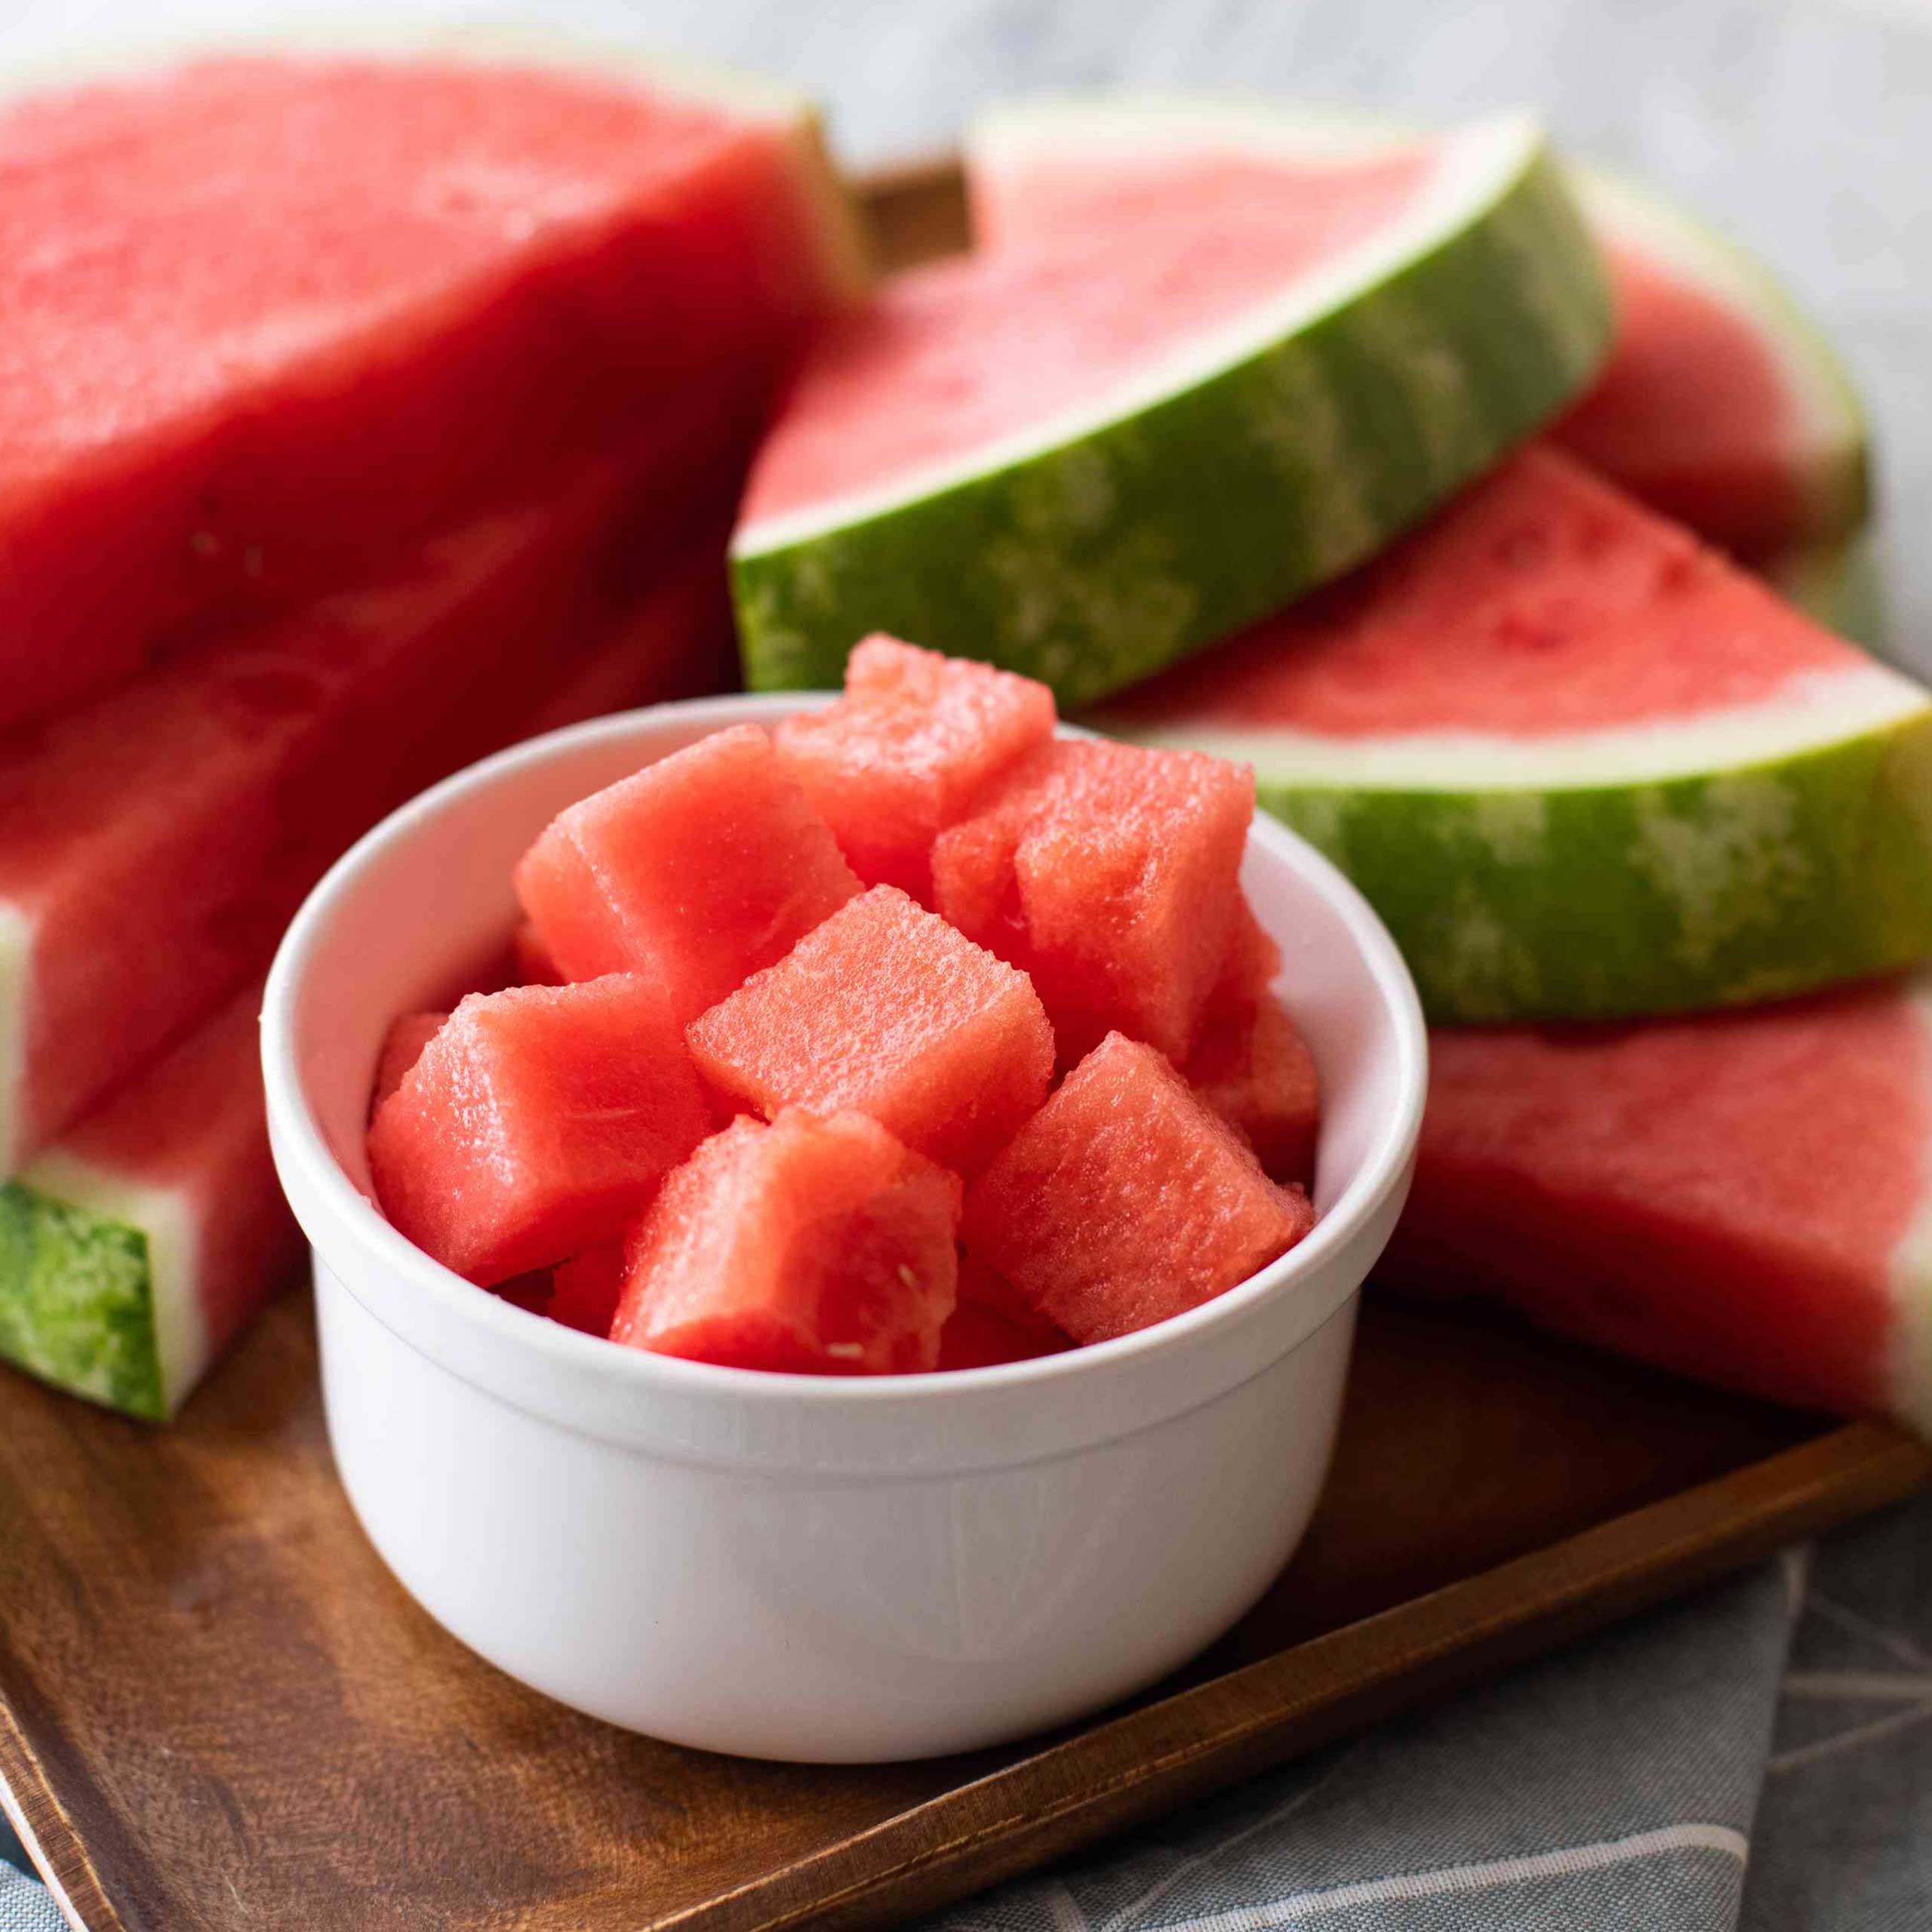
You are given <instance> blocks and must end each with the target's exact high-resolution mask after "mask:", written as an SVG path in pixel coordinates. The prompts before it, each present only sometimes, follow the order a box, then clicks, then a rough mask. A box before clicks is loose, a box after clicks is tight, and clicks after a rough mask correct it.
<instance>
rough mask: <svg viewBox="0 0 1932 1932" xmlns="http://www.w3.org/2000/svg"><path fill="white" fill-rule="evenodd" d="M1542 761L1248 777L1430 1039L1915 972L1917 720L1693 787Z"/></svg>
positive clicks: (1666, 778)
mask: <svg viewBox="0 0 1932 1932" xmlns="http://www.w3.org/2000/svg"><path fill="white" fill-rule="evenodd" d="M1167 741H1170V742H1171V741H1173V740H1172V739H1169V740H1167ZM1551 763H1552V783H1550V784H1549V785H1548V786H1530V785H1522V784H1516V785H1512V786H1507V787H1504V786H1494V787H1486V788H1485V787H1475V786H1472V787H1470V788H1468V789H1454V788H1451V787H1447V786H1443V787H1432V788H1429V789H1421V788H1410V787H1404V786H1386V787H1385V786H1341V785H1337V784H1334V783H1309V782H1306V779H1305V778H1304V779H1298V778H1297V776H1296V775H1295V774H1293V773H1292V772H1290V771H1285V770H1282V769H1279V768H1275V769H1270V768H1269V767H1268V766H1267V764H1266V763H1265V762H1264V763H1263V764H1262V766H1261V767H1260V768H1259V769H1258V770H1257V774H1256V776H1257V787H1258V792H1259V796H1260V802H1261V803H1262V804H1263V807H1264V808H1266V810H1267V811H1269V812H1271V813H1272V814H1274V816H1275V817H1277V818H1278V819H1280V820H1281V822H1282V823H1284V824H1285V825H1287V826H1289V827H1290V828H1291V829H1293V830H1294V831H1296V832H1299V833H1300V834H1301V835H1302V836H1303V837H1304V838H1306V839H1308V840H1309V842H1310V843H1311V844H1314V845H1315V846H1316V847H1318V848H1319V849H1320V850H1321V851H1323V852H1324V853H1325V854H1327V856H1328V857H1330V858H1331V859H1332V860H1334V861H1335V863H1337V865H1338V866H1340V867H1341V868H1342V869H1343V870H1344V871H1345V872H1347V874H1348V875H1349V877H1350V878H1352V880H1353V881H1354V882H1355V884H1356V886H1357V887H1358V888H1359V889H1360V890H1361V892H1362V894H1364V897H1366V898H1367V900H1368V901H1369V903H1371V905H1372V906H1374V908H1375V909H1376V910H1377V912H1378V913H1380V915H1381V917H1382V918H1383V921H1384V923H1385V924H1386V925H1387V926H1388V928H1389V931H1391V933H1392V934H1393V935H1394V937H1395V941H1396V943H1397V944H1398V946H1400V948H1401V951H1402V954H1403V956H1404V958H1405V959H1406V960H1407V962H1408V964H1409V968H1410V971H1411V973H1412V974H1414V977H1415V980H1416V983H1417V989H1418V990H1419V991H1420V993H1421V995H1422V999H1423V1007H1424V1008H1425V1010H1426V1011H1427V1013H1428V1014H1429V1017H1431V1019H1432V1020H1437V1021H1442V1022H1451V1023H1479V1022H1488V1021H1497V1020H1591V1019H1613V1018H1623V1017H1631V1016H1634V1015H1641V1014H1666V1013H1675V1012H1687V1011H1694V1010H1697V1009H1699V1008H1713V1007H1721V1006H1729V1005H1735V1004H1744V1003H1749V1002H1755V1001H1761V1000H1766V999H1773V998H1780V997H1783V996H1786V995H1792V994H1796V993H1800V992H1808V991H1810V990H1813V989H1816V988H1818V987H1821V986H1829V985H1832V984H1834V983H1838V982H1839V981H1842V980H1854V979H1860V978H1863V977H1866V976H1868V975H1869V974H1875V973H1881V972H1885V971H1890V970H1893V969H1895V968H1902V967H1905V966H1908V965H1911V964H1915V963H1916V962H1918V961H1920V960H1921V959H1923V958H1924V957H1925V956H1926V955H1927V954H1928V953H1932V802H1928V801H1932V705H1927V706H1921V707H1920V708H1919V709H1916V710H1914V711H1912V712H1909V713H1908V714H1907V715H1904V716H1903V717H1901V718H1898V719H1897V720H1896V721H1894V722H1892V723H1890V724H1885V725H1882V726H1878V727H1875V728H1871V729H1868V730H1863V731H1854V732H1853V733H1852V734H1850V735H1847V736H1845V737H1841V738H1838V739H1836V740H1826V741H1825V742H1821V743H1814V744H1811V745H1808V746H1801V747H1797V748H1793V749H1790V750H1789V751H1787V752H1785V753H1783V755H1777V756H1774V757H1770V758H1764V759H1762V760H1760V761H1748V760H1747V761H1740V762H1737V763H1735V764H1723V765H1719V766H1717V767H1715V768H1712V769H1710V770H1707V771H1697V772H1689V773H1684V772H1679V773H1676V774H1658V775H1656V776H1654V777H1635V778H1632V779H1631V780H1627V781H1625V782H1620V783H1596V784H1589V785H1570V784H1565V783H1562V782H1561V777H1560V774H1561V766H1562V763H1563V751H1562V747H1561V743H1560V742H1559V743H1557V744H1555V746H1552V749H1551Z"/></svg>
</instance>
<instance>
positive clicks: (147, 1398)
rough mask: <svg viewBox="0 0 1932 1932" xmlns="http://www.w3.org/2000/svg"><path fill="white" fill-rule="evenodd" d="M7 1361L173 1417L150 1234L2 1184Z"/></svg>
mask: <svg viewBox="0 0 1932 1932" xmlns="http://www.w3.org/2000/svg"><path fill="white" fill-rule="evenodd" d="M0 1358H4V1359H5V1360H6V1361H10V1362H11V1363H12V1364H14V1367H17V1368H21V1369H24V1370H25V1371H26V1372H27V1373H28V1374H29V1375H32V1376H35V1377H38V1379H39V1380H42V1381H43V1382H47V1383H52V1384H53V1385H54V1386H55V1387H56V1388H58V1389H65V1390H66V1391H67V1392H68V1393H69V1394H70V1395H81V1396H85V1398H87V1399H88V1401H93V1402H97V1403H99V1404H101V1405H102V1406H103V1407H106V1408H110V1409H118V1410H119V1411H122V1413H123V1414H126V1415H131V1416H137V1417H142V1418H143V1419H144V1420H148V1421H155V1422H158V1421H161V1420H164V1419H165V1417H166V1416H167V1414H168V1392H167V1387H166V1383H165V1379H164V1376H163V1371H162V1350H161V1346H160V1340H159V1335H158V1324H157V1322H156V1320H155V1289H154V1274H153V1269H152V1266H151V1263H150V1258H149V1244H148V1237H147V1235H146V1232H145V1231H144V1230H143V1229H141V1228H140V1227H138V1226H132V1225H131V1224H130V1223H128V1222H126V1221H123V1220H116V1219H115V1218H113V1217H110V1216H107V1215H103V1214H97V1213H95V1212H94V1211H91V1210H90V1209H88V1208H87V1207H82V1206H79V1205H78V1204H75V1203H74V1202H72V1201H64V1200H62V1199H61V1198H59V1197H58V1196H57V1195H54V1194H51V1193H48V1192H45V1191H43V1190H42V1189H39V1188H37V1187H34V1186H30V1185H28V1184H27V1183H24V1182H23V1181H20V1180H11V1181H8V1182H7V1183H5V1185H4V1186H0Z"/></svg>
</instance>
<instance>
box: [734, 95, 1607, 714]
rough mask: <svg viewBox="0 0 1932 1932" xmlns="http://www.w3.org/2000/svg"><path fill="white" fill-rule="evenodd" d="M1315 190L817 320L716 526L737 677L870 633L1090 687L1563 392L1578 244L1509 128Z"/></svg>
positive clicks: (1366, 161) (1453, 471) (1090, 242)
mask: <svg viewBox="0 0 1932 1932" xmlns="http://www.w3.org/2000/svg"><path fill="white" fill-rule="evenodd" d="M1251 125H1252V126H1253V128H1254V140H1256V141H1257V142H1258V143H1263V144H1264V145H1265V146H1266V147H1267V149H1268V150H1269V152H1280V153H1283V154H1286V155H1290V156H1291V157H1292V156H1297V155H1298V156H1300V157H1301V158H1302V159H1303V162H1304V164H1305V165H1304V172H1306V170H1307V169H1310V168H1312V169H1314V170H1315V171H1317V172H1318V174H1320V176H1321V180H1322V181H1323V183H1324V193H1323V194H1322V195H1321V196H1319V197H1317V198H1310V197H1309V195H1306V193H1305V192H1297V193H1296V194H1294V195H1282V194H1281V193H1278V192H1275V187H1274V185H1273V183H1272V177H1268V176H1266V175H1265V174H1260V175H1257V177H1256V178H1255V179H1254V180H1253V181H1252V182H1251V183H1250V186H1251V188H1252V189H1253V192H1252V193H1251V194H1250V195H1248V196H1247V198H1245V199H1243V200H1241V201H1238V202H1235V203H1232V204H1231V205H1229V206H1228V207H1226V208H1224V209H1223V211H1220V214H1219V216H1218V217H1217V220H1215V221H1214V222H1213V223H1207V224H1203V223H1199V222H1196V221H1192V220H1168V221H1165V222H1163V223H1158V224H1155V226H1152V227H1151V228H1149V227H1148V226H1143V225H1140V224H1135V225H1133V226H1131V227H1125V228H1122V227H1119V226H1116V227H1115V228H1112V229H1109V228H1107V227H1106V226H1100V227H1098V228H1097V229H1094V231H1093V232H1083V233H1082V234H1081V235H1078V236H1075V237H1064V238H1063V237H1056V238H1054V239H1053V240H1052V241H1051V243H1050V244H1049V245H1044V246H1042V247H1041V248H1028V249H1022V248H1014V249H1009V250H1004V251H995V252H992V253H989V254H986V255H984V256H980V257H963V258H961V259H959V260H952V261H946V262H941V263H935V264H934V265H933V266H930V267H928V268H924V269H915V270H914V271H913V272H911V273H909V274H908V275H903V276H902V277H900V278H898V279H897V281H894V282H893V283H891V284H889V285H888V286H887V288H885V289H884V291H883V292H882V294H881V295H880V297H878V300H877V301H876V302H875V303H874V305H873V306H872V307H870V308H869V309H865V310H863V311H861V312H857V313H856V314H854V315H851V316H849V317H847V318H842V319H841V320H840V321H838V322H836V323H835V324H834V325H832V327H831V328H829V330H828V331H827V332H826V334H825V335H824V336H823V337H822V338H821V339H820V342H819V343H818V345H817V347H816V348H815V349H814V352H813V353H812V354H811V356H810V357H808V360H807V362H806V365H805V367H804V370H803V371H802V373H801V376H800V378H799V380H798V383H797V385H796V386H795V389H794V391H793V392H792V395H791V397H790V398H789V403H788V405H787V406H786V408H785V409H784V410H783V412H782V413H781V414H780V418H779V420H778V422H777V425H776V426H775V427H774V429H773V431H772V433H771V436H770V437H769V438H768V441H766V443H765V445H764V449H763V450H762V451H761V454H760V457H759V459H758V463H757V464H756V465H755V468H754V471H753V475H752V481H751V485H750V488H749V494H748V495H747V497H746V503H745V507H744V511H743V518H742V521H741V522H740V527H739V530H738V533H737V537H736V538H735V540H734V545H733V556H734V583H735V587H736V592H737V602H738V610H739V621H740V632H741V634H742V636H743V648H744V652H745V661H746V670H747V673H748V675H749V679H750V681H751V682H752V683H753V684H754V685H759V686H764V687H783V686H791V685H833V684H836V683H837V682H838V675H839V672H840V669H841V666H843V664H844V659H845V656H846V654H847V652H848V651H849V650H850V649H851V647H852V646H853V645H854V644H855V643H857V641H858V640H859V639H860V637H862V636H863V635H865V634H866V633H867V632H871V631H874V630H880V629H884V630H889V631H891V632H894V633H896V634H897V635H900V636H903V637H907V638H913V639H915V640H916V641H918V642H919V643H921V644H922V645H928V646H929V647H931V648H935V649H938V650H941V651H946V653H948V654H951V655H953V656H957V657H984V658H991V659H992V660H994V661H995V662H996V663H1001V664H1004V665H1005V666H1008V667H1009V668H1011V669H1015V670H1018V671H1022V672H1026V673H1027V674H1028V675H1031V676H1033V677H1036V678H1039V679H1040V680H1041V681H1042V682H1044V683H1045V684H1048V685H1051V686H1052V687H1053V688H1054V690H1055V691H1056V692H1057V694H1059V695H1060V697H1062V698H1063V699H1066V700H1087V699H1091V698H1094V697H1098V696H1100V695H1102V694H1105V693H1106V692H1109V691H1114V690H1116V689H1118V688H1120V687H1121V686H1122V685H1128V684H1131V683H1132V682H1134V681H1135V680H1137V679H1138V678H1143V677H1145V676H1146V675H1148V674H1149V673H1150V672H1153V671H1155V670H1158V669H1160V668H1161V666H1164V665H1165V664H1168V663H1171V662H1172V661H1173V660H1174V659H1176V658H1177V657H1181V656H1183V655H1184V654H1186V653H1187V652H1188V651H1191V650H1193V649H1195V648H1197V647H1198V646H1199V645H1204V644H1206V643H1208V642H1210V641H1212V640H1213V639H1214V638H1216V637H1217V636H1220V635H1226V633H1227V632H1229V630H1231V629H1233V628H1234V627H1235V626H1238V625H1240V624H1243V623H1248V622H1251V621H1252V620H1254V619H1255V618H1257V617H1260V616H1261V615H1262V614H1263V613H1265V612H1266V611H1270V610H1272V609H1275V608H1278V606H1279V605H1281V604H1283V603H1284V602H1285V601H1287V600H1288V599H1289V598H1292V597H1294V596H1295V595H1297V594H1298V593H1300V592H1303V591H1304V590H1306V589H1309V587H1311V586H1313V585H1315V584H1318V583H1322V582H1324V581H1325V580H1327V579H1329V578H1331V577H1334V576H1336V575H1337V574H1340V572H1341V571H1344V570H1346V569H1347V568H1349V567H1350V566H1351V565H1354V564H1355V563H1357V562H1358V561H1360V560H1361V559H1362V558H1364V557H1366V556H1367V555H1370V554H1371V552H1374V551H1375V550H1377V549H1380V547H1381V546H1383V544H1384V543H1386V542H1387V541H1388V540H1389V538H1390V537H1392V536H1394V535H1395V534H1396V533H1397V532H1398V531H1400V530H1401V529H1402V528H1404V526H1406V525H1409V524H1411V523H1412V522H1414V521H1415V520H1416V519H1417V518H1418V517H1420V516H1421V515H1424V514H1425V513H1426V512H1427V511H1428V510H1429V509H1431V508H1432V507H1433V506H1435V505H1436V504H1438V503H1440V502H1441V501H1442V500H1444V498H1445V497H1447V496H1448V495H1449V494H1451V493H1452V492H1453V491H1455V490H1456V489H1457V488H1460V487H1461V486H1462V485H1463V484H1465V483H1466V482H1467V481H1469V479H1470V478H1472V477H1473V476H1475V475H1478V474H1480V473H1481V472H1482V471H1483V470H1484V469H1487V468H1488V467H1490V466H1491V465H1492V464H1493V463H1494V462H1495V461H1496V460H1497V458H1498V457H1500V456H1501V455H1502V454H1503V453H1504V452H1505V451H1507V450H1508V449H1509V448H1511V447H1512V446H1513V445H1515V444H1517V443H1518V442H1520V441H1521V440H1522V439H1523V438H1525V437H1526V436H1527V435H1530V434H1531V432H1533V431H1534V430H1535V429H1537V427H1538V426H1540V425H1541V424H1542V423H1544V422H1545V421H1546V420H1548V419H1549V418H1550V417H1552V416H1553V415H1554V414H1555V413H1556V412H1557V411H1558V410H1560V409H1561V408H1562V407H1563V406H1564V405H1565V404H1567V402H1569V401H1572V400H1573V399H1574V398H1575V397H1576V396H1577V395H1578V394H1579V393H1580V392H1581V390H1582V389H1583V386H1585V384H1586V383H1587V382H1588V381H1589V380H1590V379H1591V377H1592V376H1593V375H1594V374H1595V372H1596V370H1597V368H1598V366H1599V365H1600V364H1601V360H1602V358H1603V355H1604V351H1605V349H1607V346H1608V339H1609V327H1610V321H1609V311H1608V303H1607V291H1606V288H1605V285H1604V280H1603V277H1602V274H1601V266H1600V263H1598V259H1597V256H1596V252H1595V248H1594V247H1593V246H1592V244H1591V242H1590V241H1589V237H1588V235H1587V234H1586V232H1585V230H1584V228H1583V223H1582V220H1581V218H1580V216H1579V214H1578V213H1577V209H1576V208H1575V205H1574V203H1573V202H1571V199H1570V197H1569V195H1568V193H1567V190H1566V189H1564V186H1563V184H1562V182H1561V178H1560V177H1559V175H1558V171H1557V170H1556V168H1555V165H1554V164H1553V163H1552V161H1551V160H1550V158H1549V155H1548V153H1547V151H1546V148H1545V146H1544V144H1543V138H1542V136H1541V134H1540V133H1539V131H1537V128H1535V127H1534V125H1532V124H1531V122H1527V120H1524V119H1523V118H1520V117H1515V116H1509V117H1503V118H1498V119H1495V120H1491V121H1485V122H1479V123H1477V124H1475V125H1470V126H1468V127H1465V128H1461V129H1459V130H1458V131H1456V132H1454V133H1453V134H1449V135H1447V136H1445V137H1442V138H1441V139H1439V140H1428V141H1419V140H1413V139H1404V140H1383V141H1380V142H1379V143H1377V142H1369V143H1365V144H1364V145H1363V146H1361V147H1360V148H1359V149H1358V151H1357V152H1355V153H1353V154H1352V155H1349V156H1347V157H1346V158H1338V157H1337V155H1336V153H1335V152H1334V149H1333V147H1332V146H1331V145H1326V144H1323V143H1314V142H1311V141H1310V140H1309V139H1308V138H1307V137H1306V134H1303V132H1302V131H1300V128H1299V127H1298V124H1297V122H1295V121H1294V119H1293V118H1291V117H1288V116H1284V115H1272V114H1270V113H1268V112H1266V111H1265V110H1260V109H1256V110H1254V111H1253V112H1252V113H1251Z"/></svg>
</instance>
